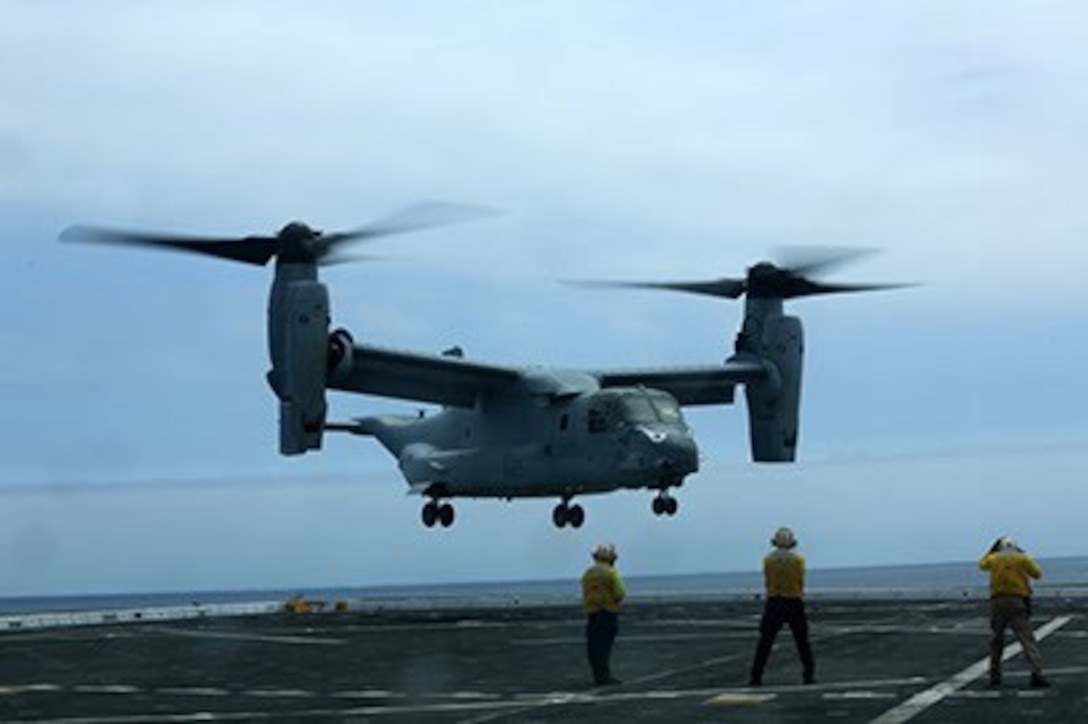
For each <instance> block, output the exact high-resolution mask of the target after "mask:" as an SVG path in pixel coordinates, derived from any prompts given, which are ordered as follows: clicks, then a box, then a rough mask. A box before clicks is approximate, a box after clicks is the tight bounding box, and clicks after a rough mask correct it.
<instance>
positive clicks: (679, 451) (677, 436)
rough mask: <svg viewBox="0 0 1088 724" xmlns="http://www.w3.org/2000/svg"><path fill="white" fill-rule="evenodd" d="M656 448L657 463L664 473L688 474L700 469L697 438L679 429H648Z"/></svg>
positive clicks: (649, 436) (647, 435)
mask: <svg viewBox="0 0 1088 724" xmlns="http://www.w3.org/2000/svg"><path fill="white" fill-rule="evenodd" d="M646 437H647V438H649V440H650V442H651V443H653V445H654V447H655V448H656V450H655V452H656V453H657V454H656V456H655V457H656V465H657V467H658V468H659V469H660V470H661V472H663V473H669V474H672V475H681V476H683V475H687V474H688V473H693V472H695V471H696V470H698V469H699V449H698V448H697V447H696V445H695V438H693V437H692V436H691V435H689V434H687V433H685V432H681V431H679V430H669V431H668V432H665V431H663V430H653V431H646Z"/></svg>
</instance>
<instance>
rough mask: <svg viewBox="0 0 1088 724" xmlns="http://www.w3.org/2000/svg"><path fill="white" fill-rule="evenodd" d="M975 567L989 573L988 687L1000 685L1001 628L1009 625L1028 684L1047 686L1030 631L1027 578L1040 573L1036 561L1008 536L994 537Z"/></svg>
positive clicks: (1003, 648) (1002, 639) (1002, 638)
mask: <svg viewBox="0 0 1088 724" xmlns="http://www.w3.org/2000/svg"><path fill="white" fill-rule="evenodd" d="M978 567H979V568H981V569H982V570H984V571H989V572H990V630H991V631H992V632H993V635H992V636H991V637H990V686H991V687H992V688H996V687H999V686H1001V655H1002V652H1003V651H1004V650H1005V627H1006V626H1009V627H1011V628H1012V630H1013V631H1014V632H1015V633H1016V638H1018V639H1020V645H1021V646H1023V647H1024V655H1025V656H1027V658H1028V663H1029V664H1030V665H1031V686H1032V688H1034V689H1042V688H1045V687H1047V686H1050V682H1048V681H1047V680H1046V679H1044V678H1043V657H1042V655H1041V654H1040V653H1039V644H1038V643H1036V641H1035V634H1034V633H1033V632H1032V630H1031V621H1030V618H1031V582H1030V581H1029V579H1030V578H1039V577H1040V576H1042V575H1043V572H1042V570H1040V568H1039V566H1038V564H1036V563H1035V561H1033V560H1032V559H1031V556H1029V555H1028V554H1027V553H1025V552H1024V551H1023V549H1022V548H1020V546H1018V545H1016V543H1015V542H1014V541H1013V540H1012V539H1011V538H1006V537H1003V538H998V539H997V540H996V541H994V544H993V545H992V546H990V550H989V551H987V552H986V555H984V556H982V559H981V560H980V561H979V562H978Z"/></svg>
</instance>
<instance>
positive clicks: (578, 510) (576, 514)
mask: <svg viewBox="0 0 1088 724" xmlns="http://www.w3.org/2000/svg"><path fill="white" fill-rule="evenodd" d="M585 520H586V512H585V511H584V510H582V506H580V505H578V504H574V505H569V504H568V503H567V502H566V501H564V502H562V503H560V504H559V505H557V506H555V509H554V510H553V511H552V522H553V523H555V527H556V528H562V527H563V526H565V525H566V524H567V523H570V527H571V528H581V527H582V523H584V522H585Z"/></svg>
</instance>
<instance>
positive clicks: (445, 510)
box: [61, 203, 898, 528]
mask: <svg viewBox="0 0 1088 724" xmlns="http://www.w3.org/2000/svg"><path fill="white" fill-rule="evenodd" d="M484 214H485V210H482V209H479V208H477V207H467V206H462V205H456V204H435V203H431V204H421V205H418V206H415V207H411V208H409V209H407V210H405V211H403V212H400V213H397V214H394V215H392V216H389V217H386V218H384V219H382V220H380V221H377V222H375V223H372V224H370V225H368V226H365V227H362V228H360V229H355V230H352V231H346V232H332V233H323V232H321V231H317V230H315V229H312V228H310V227H309V226H307V225H305V224H303V223H300V222H293V223H290V224H288V225H286V226H285V227H283V229H282V230H280V232H279V233H278V234H276V235H275V236H260V235H256V236H246V237H242V238H197V237H189V236H177V235H167V234H155V233H141V232H131V231H121V230H114V229H105V228H100V227H89V226H73V227H70V228H69V229H67V230H65V232H64V233H63V234H62V235H61V238H62V239H64V240H73V241H90V242H103V243H113V244H125V245H139V246H151V247H160V248H166V249H175V250H180V251H186V252H194V253H198V254H206V255H211V256H215V257H220V258H223V259H228V260H232V261H237V262H243V263H248V264H255V265H259V266H263V265H265V264H267V263H268V262H269V261H270V260H271V259H273V258H275V260H276V263H275V275H274V277H273V280H272V288H271V292H270V294H269V303H268V348H269V355H270V358H271V362H272V369H271V371H270V372H269V373H268V381H269V383H270V385H271V387H272V390H273V391H274V392H275V394H276V396H277V397H278V398H279V408H280V410H279V424H280V429H279V444H280V452H281V453H282V454H284V455H299V454H303V453H306V452H308V451H311V450H320V449H321V444H322V438H323V436H324V434H325V433H326V432H334V431H336V432H348V433H353V434H355V435H364V436H372V437H374V438H376V439H377V440H378V441H379V442H380V443H381V444H382V445H383V446H384V447H385V448H386V449H387V450H388V451H389V452H390V453H391V454H392V455H393V456H394V457H395V458H396V459H397V462H398V465H399V466H400V469H401V472H402V473H403V475H404V478H405V479H406V480H407V482H408V485H409V486H410V492H412V493H417V494H420V495H422V496H424V497H425V498H426V499H427V502H426V503H425V504H424V506H423V512H422V518H423V523H424V525H426V526H428V527H432V526H434V525H435V524H436V523H439V524H441V525H442V526H443V527H445V526H449V525H451V524H452V523H453V519H454V510H453V506H452V505H451V504H450V503H449V502H448V501H449V500H450V499H452V498H457V497H470V498H502V499H506V500H511V499H513V498H525V497H556V498H558V499H559V503H558V505H556V506H555V509H554V511H553V515H552V519H553V522H554V523H555V525H556V526H558V527H563V526H565V525H568V524H569V525H570V526H571V527H573V528H578V527H580V526H581V525H582V523H583V521H584V519H585V512H584V511H583V509H582V507H581V506H580V505H578V504H576V503H572V500H573V499H574V497H575V496H576V495H584V494H591V493H606V492H610V491H613V490H617V489H619V488H636V489H649V490H653V491H656V493H657V494H656V496H655V497H654V498H653V505H652V510H653V512H654V514H656V515H659V516H661V515H669V516H671V515H674V514H675V513H676V511H677V501H676V498H674V497H673V496H672V495H671V494H670V490H671V489H672V488H676V487H679V486H680V485H681V484H682V483H683V482H684V479H685V478H686V477H687V476H688V475H691V474H692V473H694V472H696V470H698V467H699V455H698V449H697V447H696V444H695V440H694V438H693V436H692V433H691V431H690V430H689V428H688V427H687V425H686V424H685V422H684V417H683V414H682V412H681V407H683V406H685V405H728V404H732V402H733V400H734V390H735V388H736V386H737V385H744V390H745V396H746V398H747V405H748V420H749V435H750V442H751V451H752V459H753V460H754V461H756V462H792V461H793V460H794V457H795V455H796V451H797V434H798V408H799V403H800V394H801V366H802V365H801V362H802V354H803V350H804V342H803V336H802V328H801V321H800V320H799V319H798V318H797V317H793V316H789V315H787V314H785V313H784V312H783V301H784V300H786V299H790V298H793V297H801V296H808V295H815V294H832V293H839V292H856V291H867V290H876V289H886V288H891V287H894V286H898V285H887V284H881V285H873V284H867V285H846V284H829V283H821V282H817V281H813V280H812V279H810V278H809V277H808V276H807V275H811V274H812V273H813V272H817V271H820V270H823V269H826V268H827V267H829V266H831V265H833V264H836V263H839V262H841V261H844V260H845V259H846V258H848V257H852V256H855V255H856V254H857V251H856V250H854V251H851V252H841V251H840V252H838V253H827V254H824V255H822V256H819V257H816V258H813V259H810V260H808V261H807V262H805V263H802V264H797V265H794V266H792V267H779V266H776V265H774V264H772V263H769V262H761V263H759V264H756V265H755V266H753V267H751V268H749V269H748V272H747V275H746V276H745V277H744V278H740V279H718V280H715V281H706V282H680V283H674V282H645V283H644V282H589V283H587V284H590V285H593V286H621V287H641V288H651V289H665V290H675V291H682V292H691V293H695V294H703V295H710V296H714V297H726V298H729V299H736V298H739V297H741V296H744V297H745V309H744V322H743V324H742V326H741V329H740V332H739V333H738V334H737V337H736V342H735V346H734V350H733V354H732V355H730V356H729V358H728V359H726V360H725V361H724V362H723V363H721V364H710V365H703V366H693V367H681V368H648V369H626V370H568V369H556V368H548V367H511V366H503V365H495V364H484V363H480V362H475V361H470V360H467V359H464V357H463V355H462V354H461V351H460V350H459V349H458V348H453V349H450V350H447V351H446V352H445V353H442V354H440V355H433V354H420V353H415V352H407V351H400V350H394V349H388V348H383V347H377V346H373V345H370V344H362V343H359V342H356V341H355V340H354V339H353V338H352V336H351V334H349V333H348V332H347V331H346V330H344V329H337V330H335V331H332V332H331V333H330V324H331V317H330V307H329V292H328V289H327V288H326V286H325V285H324V284H323V283H321V282H320V281H319V279H318V267H319V266H322V265H325V264H330V263H337V262H341V261H346V260H350V259H351V258H352V257H351V256H349V255H346V254H345V247H346V245H348V244H350V243H353V242H361V241H368V240H374V239H376V238H379V237H382V236H387V235H390V234H396V233H403V232H407V231H414V230H418V229H423V228H427V227H433V226H437V225H441V224H447V223H453V222H456V221H463V220H466V219H469V218H472V217H475V216H480V215H484ZM327 390H341V391H345V392H355V393H361V394H368V395H378V396H384V397H392V398H399V399H405V400H413V401H417V402H424V403H433V404H436V405H441V406H442V409H441V411H438V412H434V413H432V414H426V415H425V414H422V413H420V414H413V415H380V416H371V417H362V418H357V419H354V420H352V421H349V422H339V423H338V422H330V421H328V420H326V413H327V409H328V408H327V404H326V391H327Z"/></svg>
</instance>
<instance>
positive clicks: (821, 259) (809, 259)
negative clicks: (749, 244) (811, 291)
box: [775, 246, 878, 276]
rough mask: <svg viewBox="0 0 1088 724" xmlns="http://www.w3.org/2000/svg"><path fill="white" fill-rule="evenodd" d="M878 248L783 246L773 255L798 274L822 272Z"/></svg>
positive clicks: (782, 264) (784, 267)
mask: <svg viewBox="0 0 1088 724" xmlns="http://www.w3.org/2000/svg"><path fill="white" fill-rule="evenodd" d="M877 251H878V250H877V249H872V248H868V247H858V246H853V247H851V246H784V247H781V248H780V249H779V250H778V253H777V254H776V255H775V256H776V257H777V258H778V261H779V263H778V265H777V266H779V267H780V268H782V269H788V270H789V271H791V272H793V273H794V274H797V275H799V276H808V275H812V274H822V273H824V272H827V271H830V270H831V269H833V268H835V267H838V266H842V265H843V264H846V263H848V262H851V261H854V260H855V259H860V258H861V257H863V256H869V255H870V254H875V253H876V252H877Z"/></svg>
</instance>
